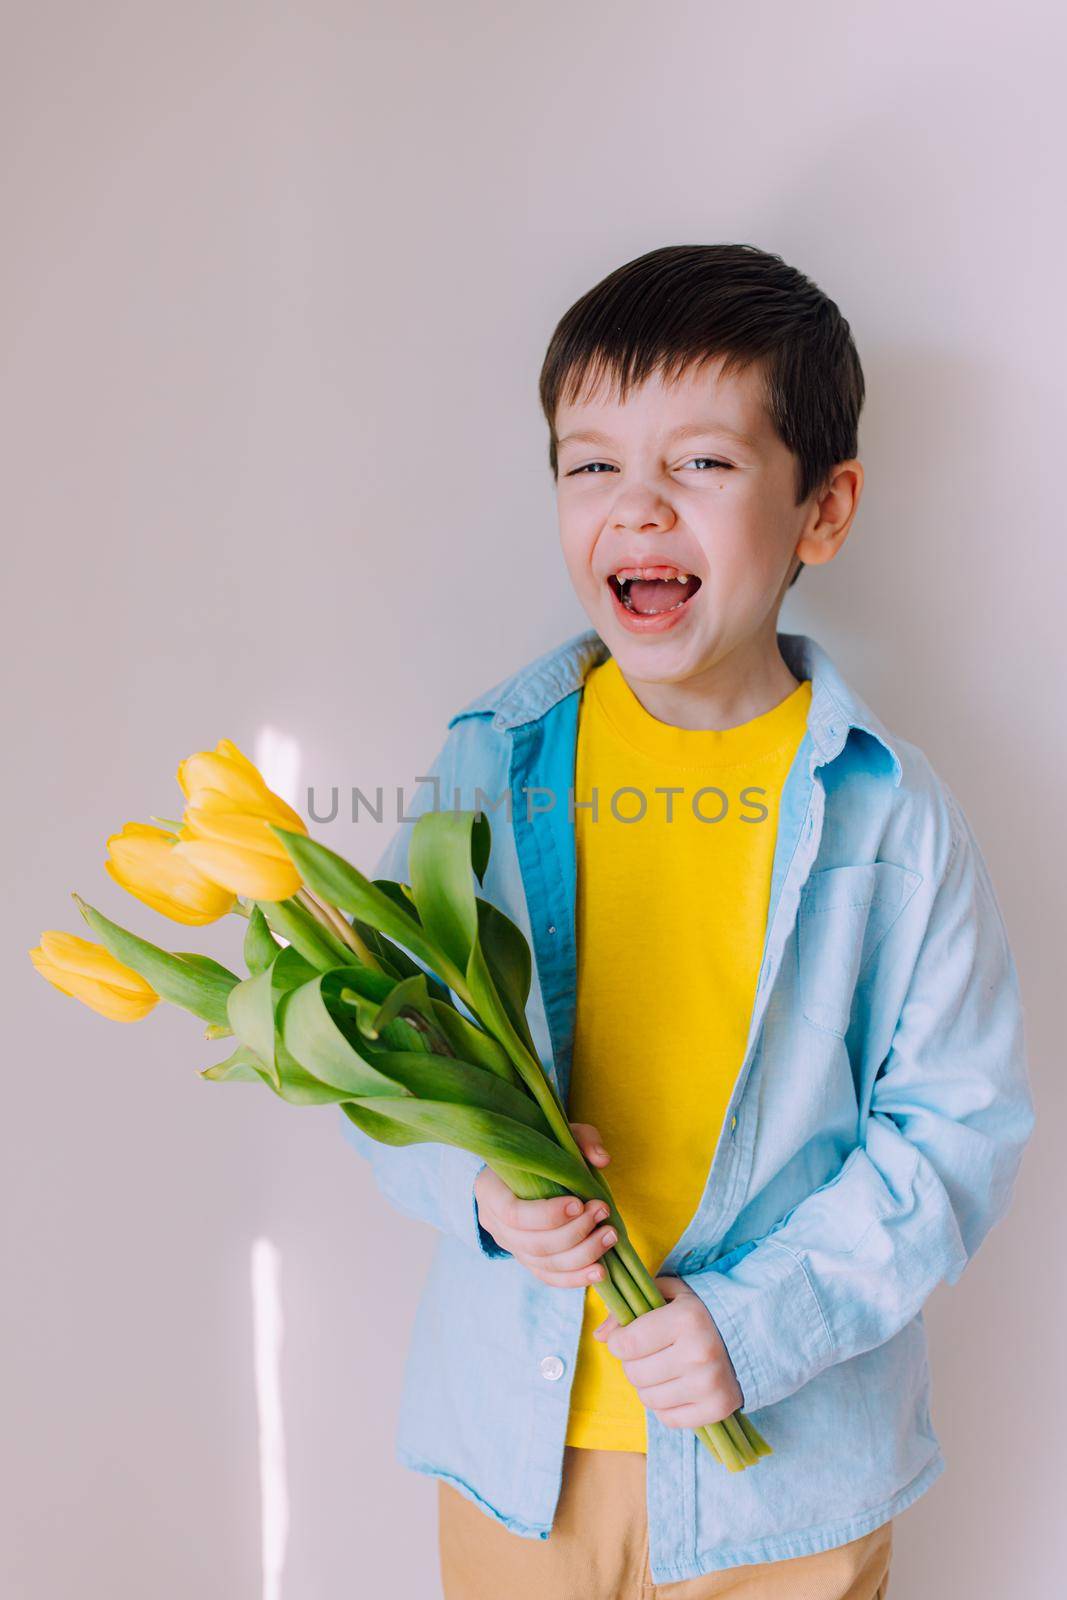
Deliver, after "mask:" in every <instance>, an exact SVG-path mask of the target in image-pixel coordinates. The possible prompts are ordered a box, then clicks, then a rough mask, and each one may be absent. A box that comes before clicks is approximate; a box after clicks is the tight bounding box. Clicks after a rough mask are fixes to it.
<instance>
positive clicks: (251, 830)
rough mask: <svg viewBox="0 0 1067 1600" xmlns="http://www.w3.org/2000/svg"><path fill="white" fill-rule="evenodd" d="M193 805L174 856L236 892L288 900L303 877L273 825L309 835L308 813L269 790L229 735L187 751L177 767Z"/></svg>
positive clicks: (257, 896) (189, 804) (258, 897)
mask: <svg viewBox="0 0 1067 1600" xmlns="http://www.w3.org/2000/svg"><path fill="white" fill-rule="evenodd" d="M178 782H179V784H180V785H181V789H182V793H183V794H184V795H185V798H186V801H187V804H186V807H185V815H184V817H183V819H182V820H183V827H182V831H181V834H180V836H179V839H178V843H177V844H176V845H175V846H174V853H175V855H177V856H178V857H179V858H181V859H183V860H184V861H186V862H188V863H189V865H190V866H192V867H193V868H195V869H196V871H198V872H200V873H202V874H203V876H204V877H206V878H210V879H211V881H212V882H213V883H217V884H219V885H220V886H221V887H222V888H224V889H227V890H229V892H230V893H231V894H239V895H245V896H247V897H248V898H249V899H251V900H288V899H289V897H290V895H294V894H296V892H297V890H298V889H299V888H300V884H301V879H300V874H299V872H298V871H297V869H296V867H295V866H294V865H293V863H292V860H291V859H290V857H289V855H288V853H287V851H286V849H285V846H284V845H283V844H282V843H281V841H280V840H279V839H276V838H275V836H274V834H273V833H272V832H271V824H272V823H273V824H275V825H276V826H277V827H279V828H287V829H288V830H289V831H290V832H293V833H305V834H306V833H307V827H306V825H305V823H304V821H303V818H302V817H300V816H299V814H298V813H297V812H296V811H294V810H293V808H292V806H290V805H287V804H286V802H285V801H284V800H283V799H282V798H281V796H280V795H276V794H275V793H274V792H273V790H271V789H268V788H267V785H266V783H265V782H264V780H263V776H262V774H261V773H260V772H259V771H258V769H257V768H256V767H255V766H253V764H252V762H251V761H249V759H248V757H247V756H245V755H242V753H241V751H240V750H238V748H237V746H236V745H235V744H233V743H232V742H231V740H229V739H220V740H219V742H218V744H217V745H216V747H215V749H214V750H201V751H199V752H198V753H197V754H196V755H192V756H188V757H187V758H186V760H184V761H183V762H182V763H181V765H180V766H179V768H178Z"/></svg>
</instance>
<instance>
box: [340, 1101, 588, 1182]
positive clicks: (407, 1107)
mask: <svg viewBox="0 0 1067 1600" xmlns="http://www.w3.org/2000/svg"><path fill="white" fill-rule="evenodd" d="M350 1104H351V1105H354V1106H356V1107H358V1108H359V1109H360V1110H363V1111H370V1112H373V1113H375V1115H376V1116H377V1117H378V1118H384V1119H385V1121H386V1123H387V1124H390V1125H395V1126H398V1127H400V1128H402V1129H404V1130H406V1131H407V1132H408V1133H409V1134H411V1133H414V1134H416V1135H417V1136H418V1137H417V1138H416V1139H410V1138H409V1139H400V1140H397V1139H391V1140H388V1141H383V1142H388V1143H404V1144H407V1143H412V1144H413V1143H417V1142H418V1141H419V1139H421V1140H422V1141H423V1142H425V1143H428V1144H451V1145H456V1146H458V1147H459V1149H461V1150H471V1151H473V1152H474V1154H475V1155H479V1156H481V1158H482V1160H483V1161H487V1162H488V1163H489V1165H490V1166H493V1167H494V1168H495V1163H497V1162H501V1163H503V1164H505V1165H508V1166H511V1167H515V1168H520V1169H522V1171H524V1172H528V1173H533V1174H535V1175H537V1176H538V1177H540V1178H545V1179H551V1180H552V1181H553V1182H555V1183H558V1184H560V1185H562V1187H563V1189H565V1190H566V1191H567V1192H568V1193H570V1194H576V1195H579V1196H581V1198H582V1199H584V1200H591V1199H593V1198H595V1197H597V1196H599V1195H600V1194H601V1193H602V1190H601V1189H600V1187H599V1186H598V1184H597V1181H596V1179H595V1178H594V1177H593V1175H592V1174H591V1173H590V1172H589V1169H588V1168H587V1167H586V1166H585V1163H584V1162H581V1161H578V1160H577V1159H576V1158H575V1157H573V1156H571V1155H569V1154H568V1153H567V1152H566V1151H565V1150H562V1149H561V1148H560V1146H559V1145H558V1144H556V1143H555V1142H554V1141H553V1140H551V1139H549V1138H546V1137H545V1136H544V1135H543V1134H540V1133H537V1132H535V1131H534V1129H533V1128H529V1127H526V1126H524V1125H523V1124H522V1123H519V1122H515V1121H513V1120H512V1119H511V1118H510V1117H505V1116H501V1115H499V1114H498V1113H497V1112H492V1111H485V1110H482V1109H481V1108H480V1107H474V1106H463V1105H454V1104H449V1103H448V1102H443V1101H426V1100H415V1099H407V1100H388V1101H383V1100H378V1099H374V1100H371V1099H366V1098H360V1099H357V1100H354V1101H352V1102H348V1101H346V1102H344V1104H343V1106H342V1109H343V1110H344V1111H345V1113H346V1114H347V1115H349V1116H350V1117H352V1121H353V1122H358V1119H357V1118H356V1117H354V1116H352V1112H351V1110H350V1109H349V1106H350ZM359 1126H364V1124H363V1123H359ZM365 1131H366V1132H368V1133H370V1135H371V1137H372V1138H377V1137H378V1134H376V1133H374V1132H372V1131H371V1129H370V1128H369V1127H368V1128H366V1129H365Z"/></svg>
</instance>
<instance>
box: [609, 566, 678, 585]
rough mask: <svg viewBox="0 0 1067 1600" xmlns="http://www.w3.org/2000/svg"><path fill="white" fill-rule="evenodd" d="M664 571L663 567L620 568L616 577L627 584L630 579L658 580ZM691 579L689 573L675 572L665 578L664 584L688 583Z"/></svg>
mask: <svg viewBox="0 0 1067 1600" xmlns="http://www.w3.org/2000/svg"><path fill="white" fill-rule="evenodd" d="M662 570H663V569H662V567H620V569H619V571H618V572H617V573H616V574H615V576H616V578H617V579H618V581H619V582H620V583H626V582H627V580H628V579H630V578H639V579H643V578H658V577H659V575H660V573H661V572H662ZM689 577H690V575H689V573H688V572H675V573H673V574H672V576H671V577H667V578H664V579H663V582H664V583H670V582H672V581H673V582H676V583H688V582H689Z"/></svg>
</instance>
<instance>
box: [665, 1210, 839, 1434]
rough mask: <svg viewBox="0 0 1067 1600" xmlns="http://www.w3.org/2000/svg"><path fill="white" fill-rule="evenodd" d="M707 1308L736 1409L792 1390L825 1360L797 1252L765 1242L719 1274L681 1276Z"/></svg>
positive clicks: (817, 1313)
mask: <svg viewBox="0 0 1067 1600" xmlns="http://www.w3.org/2000/svg"><path fill="white" fill-rule="evenodd" d="M680 1276H681V1278H682V1281H683V1282H684V1283H687V1284H688V1285H689V1287H690V1288H691V1289H692V1290H693V1292H694V1293H695V1294H697V1295H699V1297H700V1299H701V1300H702V1301H703V1303H704V1305H705V1306H706V1307H707V1309H708V1310H709V1311H710V1312H711V1315H712V1318H713V1320H714V1322H715V1326H716V1327H717V1328H718V1330H719V1333H720V1335H721V1336H722V1341H723V1343H724V1344H725V1346H726V1351H727V1354H728V1355H729V1357H730V1360H731V1361H732V1362H733V1368H734V1372H735V1374H736V1376H737V1382H738V1384H739V1386H740V1389H741V1394H742V1396H743V1399H742V1410H744V1411H760V1410H762V1408H763V1407H764V1406H769V1405H774V1404H775V1403H776V1402H777V1401H778V1400H784V1399H785V1397H786V1396H787V1395H790V1394H793V1393H794V1392H795V1391H796V1390H797V1389H799V1388H800V1387H801V1386H802V1385H803V1384H805V1383H807V1382H808V1381H809V1379H811V1378H814V1377H815V1376H816V1375H817V1374H818V1373H819V1372H821V1371H822V1370H823V1368H824V1367H828V1366H829V1365H830V1364H831V1363H832V1361H833V1359H834V1353H833V1344H832V1341H831V1339H830V1335H829V1332H828V1330H827V1327H826V1322H825V1319H824V1317H823V1314H822V1311H821V1310H820V1309H819V1302H818V1300H817V1299H816V1297H815V1291H814V1289H813V1288H812V1286H811V1281H810V1279H809V1278H808V1275H807V1273H806V1272H805V1271H804V1267H803V1264H802V1263H801V1261H800V1259H799V1257H797V1256H795V1255H794V1254H793V1252H792V1251H791V1250H788V1249H786V1248H785V1246H784V1245H778V1244H776V1243H775V1241H774V1240H773V1239H765V1240H764V1241H763V1242H762V1244H761V1245H758V1246H757V1247H756V1248H755V1249H753V1250H750V1251H748V1253H747V1254H746V1255H744V1256H743V1257H742V1259H741V1260H740V1261H737V1262H736V1264H735V1265H734V1266H733V1267H732V1268H731V1269H730V1270H729V1271H727V1272H717V1271H716V1270H715V1268H714V1267H711V1268H709V1269H708V1270H707V1271H706V1272H694V1273H682V1274H680Z"/></svg>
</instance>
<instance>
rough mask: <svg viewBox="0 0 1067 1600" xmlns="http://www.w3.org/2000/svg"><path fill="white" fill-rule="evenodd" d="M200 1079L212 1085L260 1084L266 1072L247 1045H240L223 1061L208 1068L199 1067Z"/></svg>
mask: <svg viewBox="0 0 1067 1600" xmlns="http://www.w3.org/2000/svg"><path fill="white" fill-rule="evenodd" d="M200 1077H201V1078H207V1079H209V1080H210V1081H211V1082H212V1083H261V1082H263V1081H264V1079H265V1077H266V1071H265V1068H264V1066H263V1063H262V1062H261V1061H260V1060H259V1058H258V1056H256V1055H254V1054H253V1053H252V1051H251V1050H249V1048H248V1046H247V1045H243V1044H240V1045H238V1046H237V1049H236V1050H235V1051H234V1052H233V1054H232V1055H230V1056H227V1057H226V1059H225V1061H216V1062H215V1063H214V1064H213V1065H212V1066H210V1067H201V1068H200Z"/></svg>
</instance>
